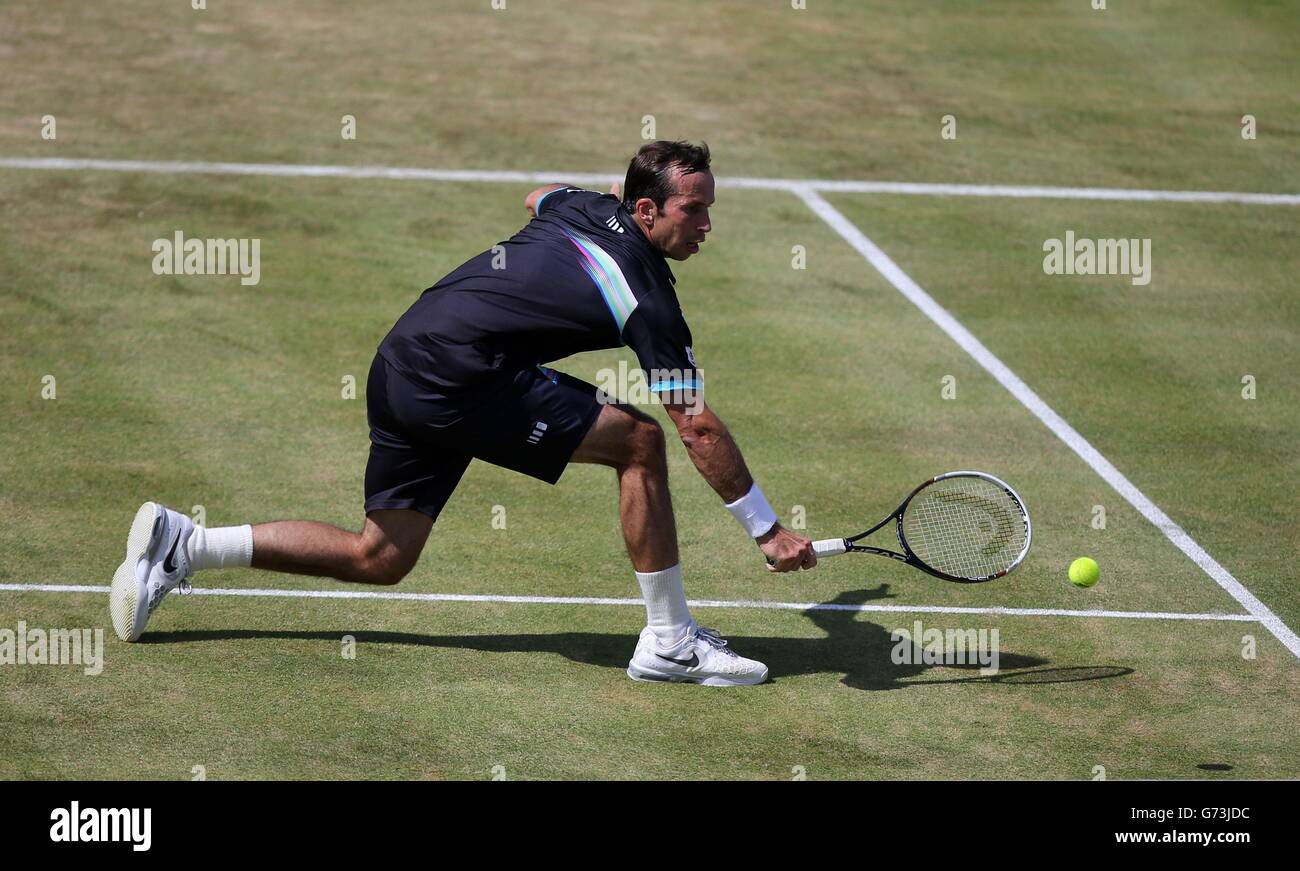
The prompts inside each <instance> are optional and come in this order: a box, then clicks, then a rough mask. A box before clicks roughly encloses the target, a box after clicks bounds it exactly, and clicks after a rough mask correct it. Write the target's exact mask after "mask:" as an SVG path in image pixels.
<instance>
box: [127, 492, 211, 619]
mask: <svg viewBox="0 0 1300 871" xmlns="http://www.w3.org/2000/svg"><path fill="white" fill-rule="evenodd" d="M193 534H194V521H193V520H190V519H189V518H188V517H186V516H185V515H184V514H181V513H180V512H179V511H173V510H172V509H170V508H167V507H166V506H163V505H159V504H157V503H156V502H146V503H144V504H143V505H141V506H140V510H139V511H137V512H136V513H135V520H134V521H132V523H131V532H130V534H129V535H128V536H127V538H126V559H125V560H123V561H122V564H121V565H120V566H118V567H117V572H116V573H115V574H114V575H113V587H112V590H111V591H110V592H109V594H108V610H109V613H110V614H111V615H112V618H113V631H114V632H116V633H117V637H118V638H121V639H122V640H123V641H136V640H138V639H139V638H140V636H141V635H143V634H144V627H145V625H146V624H147V623H148V622H149V615H151V614H153V612H154V610H155V609H156V608H157V607H158V605H159V603H161V602H162V599H163V596H166V595H167V594H168V593H170V592H171V591H172V590H174V589H176V588H177V587H178V586H181V587H183V588H187V587H188V586H189V584H188V582H187V580H186V579H187V578H189V576H190V574H191V570H190V558H189V554H188V553H187V551H186V547H185V546H186V544H188V542H189V540H190V536H191V535H193Z"/></svg>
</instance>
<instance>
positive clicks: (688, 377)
mask: <svg viewBox="0 0 1300 871" xmlns="http://www.w3.org/2000/svg"><path fill="white" fill-rule="evenodd" d="M536 211H537V217H535V218H534V219H533V220H532V221H530V222H529V223H528V225H527V226H525V227H524V228H523V229H522V230H520V231H519V232H518V233H516V234H515V235H514V236H512V237H511V238H510V239H508V240H506V241H505V242H502V243H500V244H499V245H497V246H495V247H494V248H492V249H489V250H487V251H484V252H483V253H482V254H479V255H478V256H477V257H474V258H473V259H472V260H470V261H468V262H467V263H465V264H464V265H462V266H461V267H460V268H458V269H457V270H456V271H454V272H452V273H451V274H450V275H448V276H447V277H446V278H444V279H442V280H441V281H439V282H438V283H437V284H435V285H434V286H433V287H430V288H429V289H428V290H426V291H425V292H424V293H423V294H422V295H421V296H420V298H419V299H418V300H416V302H415V304H414V305H412V306H411V307H410V309H408V310H407V312H406V313H405V314H404V315H402V317H401V318H400V319H399V320H398V321H397V323H396V325H394V326H393V329H392V330H391V331H390V332H389V333H388V335H387V336H386V337H385V338H384V341H383V342H382V343H381V344H380V346H379V353H380V354H382V355H383V357H384V358H385V359H386V360H387V361H388V362H389V363H390V364H391V365H392V366H393V367H394V368H395V369H397V370H398V371H399V372H400V373H401V374H402V375H403V376H405V377H406V379H407V380H409V381H412V382H414V383H415V384H417V385H419V386H421V387H423V388H424V389H426V390H427V391H428V392H429V393H430V394H431V395H433V396H434V397H439V398H446V399H448V400H449V401H457V400H466V399H470V398H473V397H482V396H484V395H485V394H488V393H491V392H495V389H497V388H499V387H503V386H504V385H505V384H507V383H509V380H510V379H511V378H513V376H514V374H515V373H516V372H517V371H518V370H519V369H520V368H521V367H527V366H535V365H538V364H542V363H548V362H550V361H552V360H557V359H559V358H561V357H567V356H569V355H570V354H576V353H578V352H579V351H591V350H596V349H601V348H617V347H619V346H622V345H627V346H628V347H630V348H631V349H632V350H633V351H635V352H636V355H637V359H638V360H639V361H640V363H641V367H642V369H643V370H645V373H646V376H647V378H648V379H649V385H650V389H651V390H653V391H655V392H663V391H668V390H677V389H682V388H690V389H699V388H701V387H702V386H703V385H702V384H700V382H699V375H698V373H697V372H696V371H695V361H694V354H693V351H692V350H691V331H690V329H689V328H688V327H687V326H686V321H685V320H684V319H683V317H682V310H681V306H680V305H679V304H678V302H677V294H676V292H675V291H674V290H673V284H674V283H675V281H676V279H675V278H674V277H673V274H672V271H671V270H670V269H669V268H668V264H667V262H666V261H665V260H664V257H663V255H662V254H660V253H659V252H658V251H657V250H656V249H655V248H654V247H653V246H651V244H650V241H649V240H648V239H647V238H646V237H645V234H644V233H643V232H642V231H641V228H640V227H639V226H637V224H636V223H635V222H634V220H633V219H632V216H631V215H630V214H629V213H628V212H627V210H626V209H624V208H623V207H622V205H621V204H620V203H619V200H618V199H617V198H616V197H614V196H612V195H610V194H600V193H597V192H595V191H587V190H581V189H579V188H573V187H569V188H558V189H556V190H554V191H551V192H550V193H547V194H545V195H543V197H542V198H541V200H539V201H538V203H537V207H536Z"/></svg>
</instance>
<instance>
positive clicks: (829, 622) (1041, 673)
mask: <svg viewBox="0 0 1300 871" xmlns="http://www.w3.org/2000/svg"><path fill="white" fill-rule="evenodd" d="M888 591H889V585H888V584H881V585H880V586H878V587H875V588H874V589H869V590H852V591H847V592H844V593H841V594H840V595H839V596H837V597H835V599H833V600H832V601H830V602H827V603H825V604H826V605H832V606H844V608H843V609H842V610H841V609H837V608H815V609H810V610H808V611H805V612H804V615H805V616H806V617H808V619H809V620H811V621H812V622H813V623H814V624H815V625H816V626H817V627H818V628H820V629H821V630H822V631H823V632H825V633H826V637H825V638H771V637H745V636H726V635H725V633H724V637H727V639H728V642H729V644H730V645H731V646H732V647H734V648H735V649H736V650H738V651H740V652H741V653H742V654H743V655H745V656H749V657H753V658H755V659H759V660H761V661H763V662H766V663H767V664H768V668H769V669H770V670H771V677H772V678H774V679H779V678H782V677H793V676H796V675H804V674H825V673H831V674H834V673H839V674H842V675H843V677H842V678H841V683H843V684H844V685H845V686H848V687H852V688H853V689H859V690H894V689H906V688H907V687H909V686H918V685H924V684H963V683H988V684H1048V683H1075V682H1078V681H1090V680H1103V679H1106V678H1112V677H1121V676H1124V675H1128V674H1132V673H1133V669H1131V668H1125V667H1122V666H1070V667H1064V668H1038V666H1043V665H1048V664H1049V661H1048V660H1046V659H1042V658H1040V657H1036V656H1025V655H1022V654H1017V653H1006V652H1003V653H1000V654H999V657H998V659H999V662H998V666H999V672H998V673H997V674H993V675H981V674H979V668H980V663H979V662H970V663H968V664H964V665H944V666H941V667H942V668H945V669H962V670H969V671H973V672H975V675H974V676H972V677H956V678H941V679H934V680H912V679H911V678H915V677H916V676H918V675H921V674H924V673H925V672H927V671H930V670H931V669H933V668H935V667H936V666H933V665H927V664H925V663H924V662H923V661H922V656H921V653H922V651H921V649H920V648H919V647H917V646H916V645H912V650H911V651H906V650H904V652H910V654H911V656H910V657H900V658H902V659H904V660H905V661H904V662H903V663H901V664H900V663H895V662H894V657H893V655H892V654H893V652H894V648H895V647H896V646H897V645H898V643H899V642H896V641H895V640H894V639H893V638H892V637H891V632H892V629H889V628H886V626H899V625H903V626H904V627H905V628H907V629H908V630H909V631H910V630H911V623H910V620H912V619H915V618H914V616H913V615H911V614H907V615H906V617H907V618H908V621H909V622H905V621H904V619H903V618H904V614H903V613H902V612H900V613H899V615H898V617H897V618H896V619H891V620H887V621H886V622H885V624H884V625H879V624H876V623H872V622H868V621H864V620H861V619H858V618H859V617H860V616H861V615H862V613H863V612H860V611H855V610H850V609H851V608H852V606H854V605H862V604H865V603H867V602H869V601H872V600H876V599H885V598H889V592H888ZM705 613H707V612H705ZM972 616H978V615H972ZM704 622H705V624H708V623H709V622H710V621H709V620H708V619H707V617H706V618H705V620H704ZM344 635H351V636H353V637H354V638H356V640H357V643H358V644H403V645H412V646H419V647H449V648H457V649H461V650H478V651H482V652H485V653H552V654H556V655H558V656H563V657H565V658H566V659H569V660H572V661H574V662H580V663H584V664H586V665H593V666H597V667H600V668H617V669H620V670H622V669H625V668H627V661H628V658H629V657H630V656H631V655H632V649H633V647H634V646H635V644H636V639H635V638H634V637H632V636H630V635H623V634H619V635H613V634H602V633H595V632H555V633H547V634H511V635H422V634H416V633H412V632H367V631H364V630H363V631H357V630H351V629H349V630H339V631H334V632H323V631H294V630H260V629H212V630H186V631H179V632H150V633H148V634H146V635H145V636H144V637H142V638H141V639H140V643H142V644H174V643H189V642H201V641H230V640H241V639H259V638H280V639H289V640H304V641H330V642H334V643H337V642H338V641H339V639H340V638H342V637H343V636H344ZM969 658H971V659H973V658H974V657H973V656H972V657H969ZM1026 669H1029V670H1026Z"/></svg>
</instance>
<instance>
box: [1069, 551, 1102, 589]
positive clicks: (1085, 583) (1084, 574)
mask: <svg viewBox="0 0 1300 871" xmlns="http://www.w3.org/2000/svg"><path fill="white" fill-rule="evenodd" d="M1100 577H1101V569H1100V568H1098V566H1097V561H1096V560H1094V559H1092V558H1090V557H1086V556H1081V557H1079V558H1078V559H1077V560H1075V561H1074V562H1072V563H1070V583H1072V584H1074V585H1075V586H1076V587H1091V586H1092V585H1093V584H1095V583H1097V579H1098V578H1100Z"/></svg>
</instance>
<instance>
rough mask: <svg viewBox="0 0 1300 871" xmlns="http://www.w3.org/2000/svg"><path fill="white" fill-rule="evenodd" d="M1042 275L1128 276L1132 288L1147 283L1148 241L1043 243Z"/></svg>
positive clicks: (1069, 235) (1070, 234) (1068, 235)
mask: <svg viewBox="0 0 1300 871" xmlns="http://www.w3.org/2000/svg"><path fill="white" fill-rule="evenodd" d="M1043 251H1044V252H1046V256H1045V257H1044V258H1043V272H1045V273H1046V274H1048V275H1130V276H1132V281H1133V284H1136V285H1147V284H1150V283H1151V240H1150V239H1076V238H1075V236H1074V231H1073V230H1066V231H1065V238H1064V239H1048V240H1046V241H1045V242H1043Z"/></svg>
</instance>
